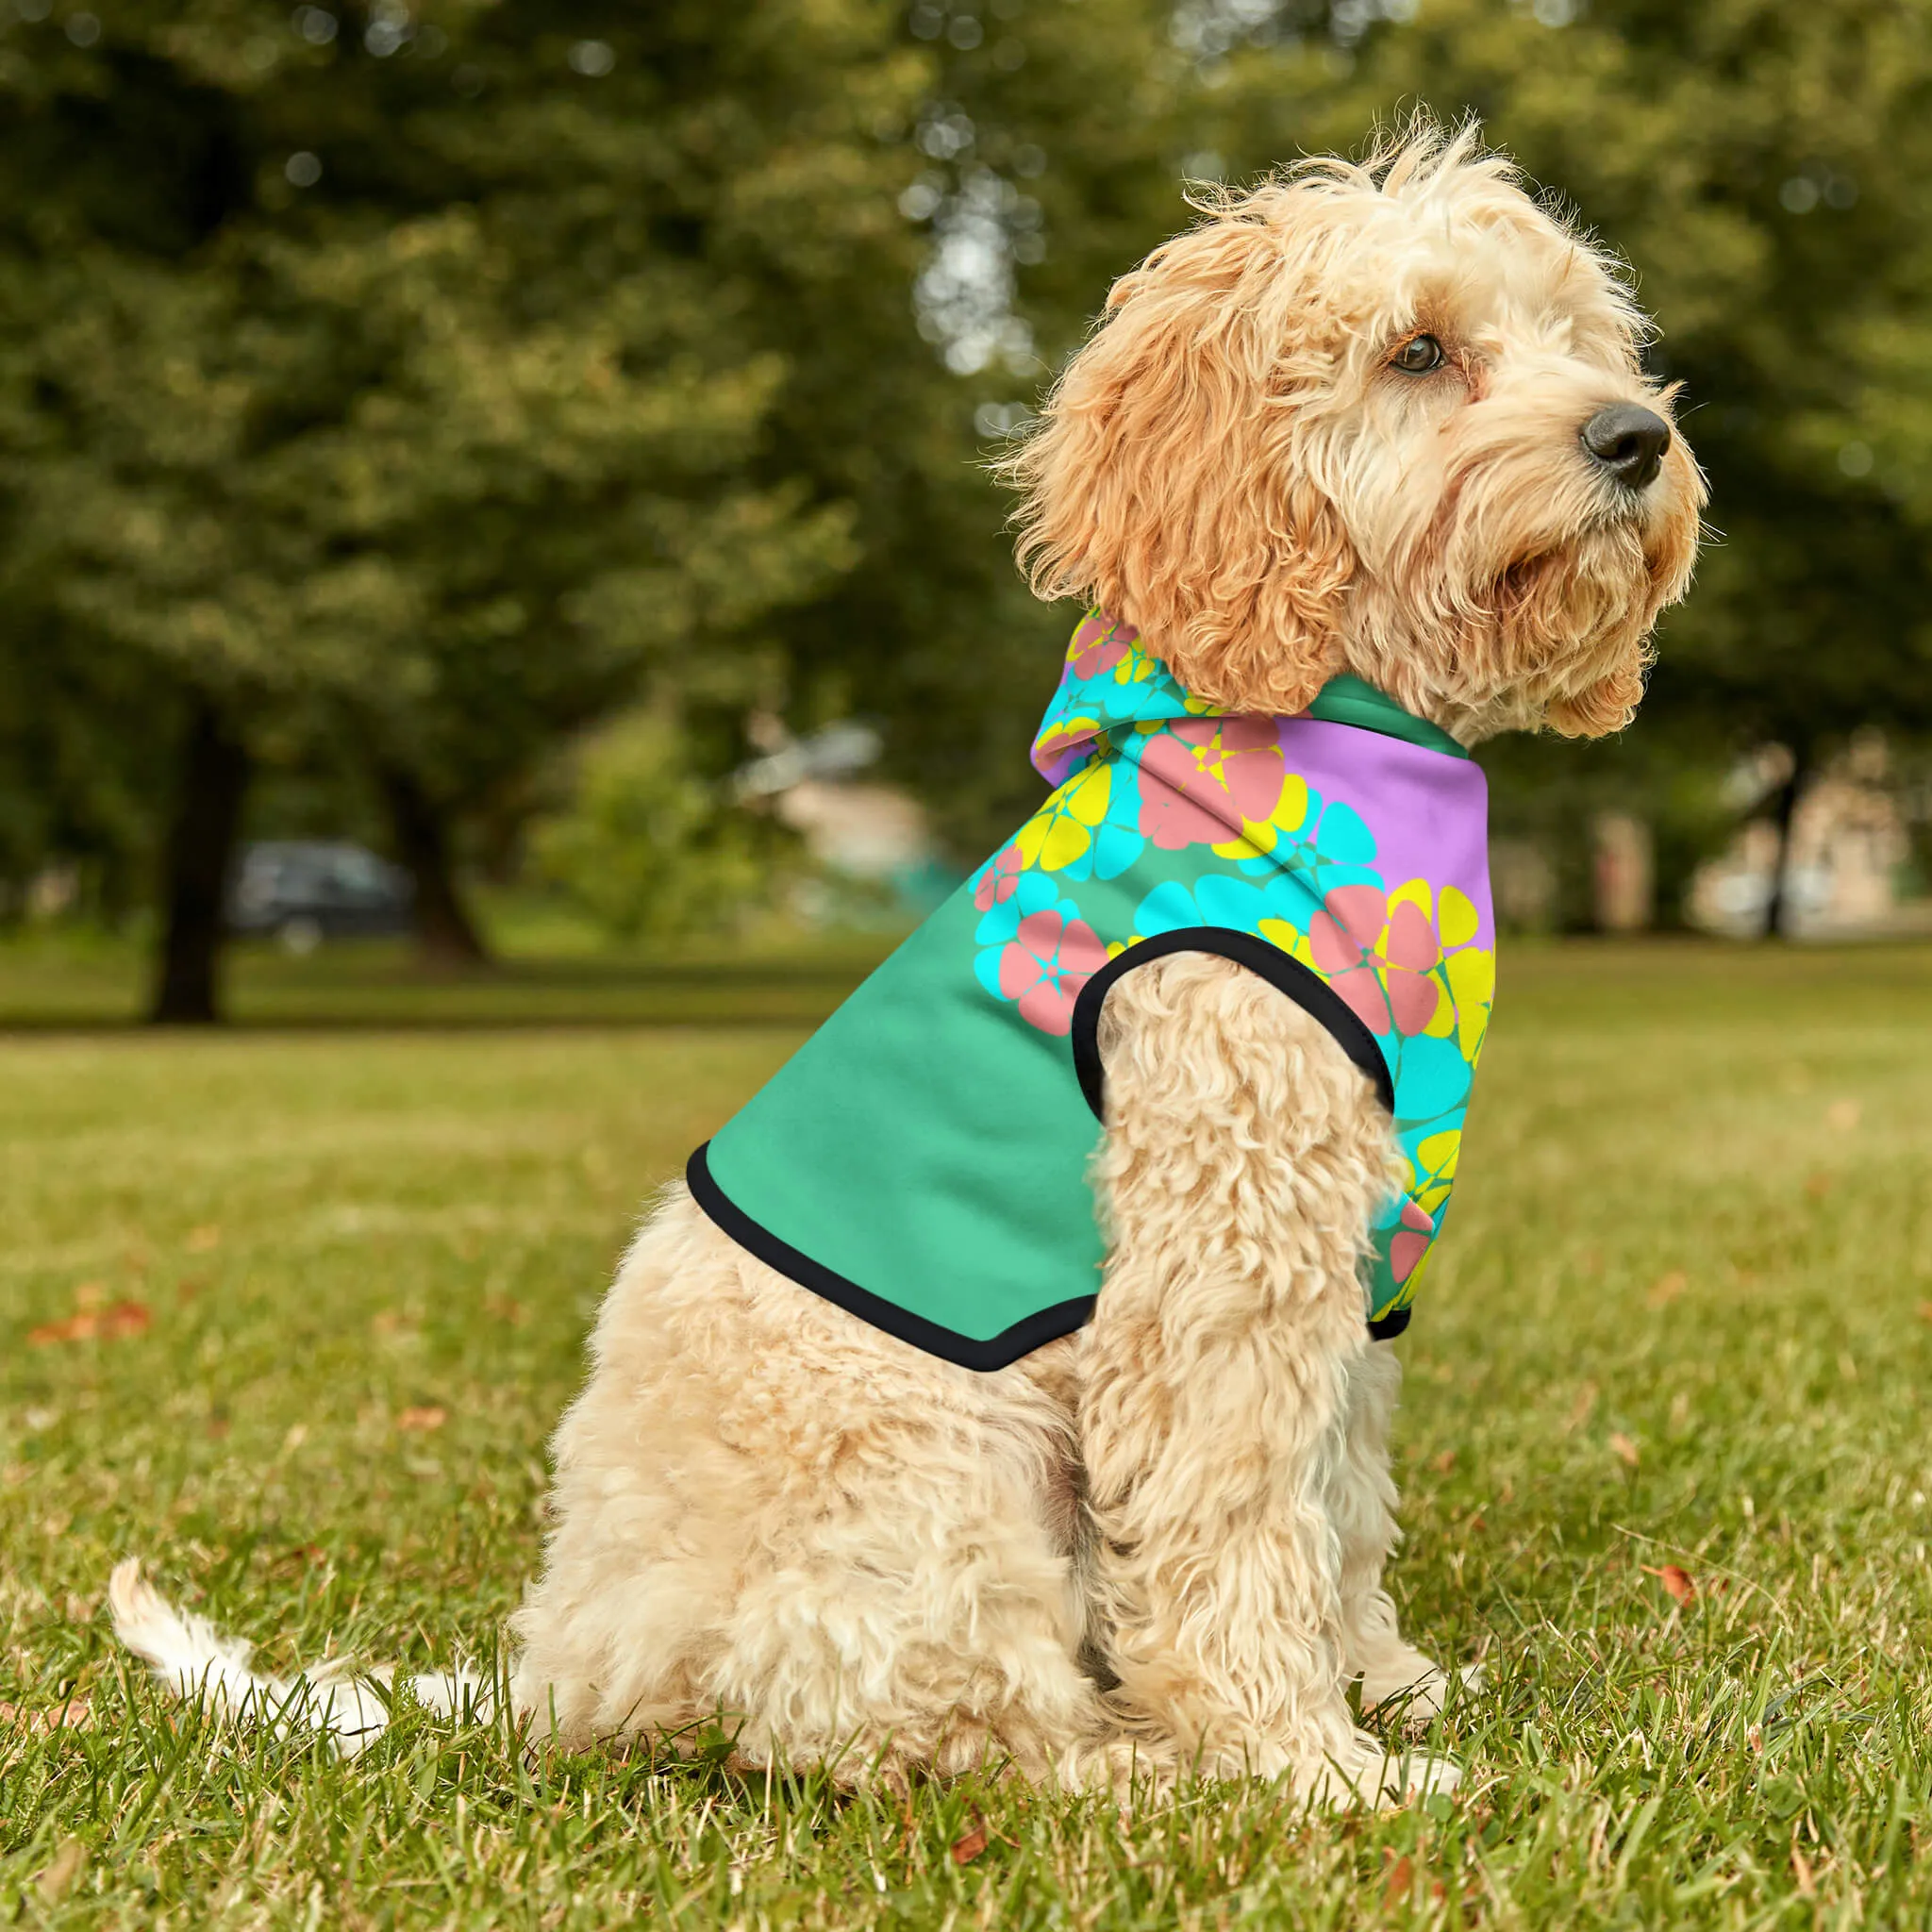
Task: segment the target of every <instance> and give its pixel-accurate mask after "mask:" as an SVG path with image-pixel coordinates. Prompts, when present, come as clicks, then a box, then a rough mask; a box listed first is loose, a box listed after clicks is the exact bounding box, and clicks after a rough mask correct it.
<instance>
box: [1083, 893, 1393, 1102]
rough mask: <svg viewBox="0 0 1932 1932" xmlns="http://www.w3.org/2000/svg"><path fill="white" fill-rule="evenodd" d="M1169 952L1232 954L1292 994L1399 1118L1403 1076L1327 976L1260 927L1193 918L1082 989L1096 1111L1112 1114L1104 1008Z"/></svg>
mask: <svg viewBox="0 0 1932 1932" xmlns="http://www.w3.org/2000/svg"><path fill="white" fill-rule="evenodd" d="M1169 953H1214V954H1217V955H1219V957H1220V958H1224V959H1231V960H1233V961H1234V963H1235V964H1236V965H1237V966H1243V967H1245V968H1246V969H1247V970H1248V971H1249V972H1250V973H1253V974H1257V975H1258V976H1259V977H1260V978H1262V979H1265V980H1266V981H1267V982H1268V983H1269V985H1270V986H1272V987H1274V990H1275V991H1277V992H1280V993H1285V994H1286V995H1287V996H1288V998H1290V999H1291V1000H1292V1001H1293V1002H1294V1003H1295V1005H1296V1006H1298V1007H1299V1008H1301V1009H1302V1010H1303V1011H1304V1012H1305V1013H1307V1014H1308V1015H1309V1016H1310V1017H1311V1018H1312V1019H1314V1020H1317V1021H1319V1022H1320V1023H1321V1024H1322V1025H1323V1026H1324V1027H1325V1028H1326V1029H1327V1031H1328V1033H1329V1034H1330V1035H1331V1036H1332V1038H1333V1039H1334V1041H1335V1043H1336V1044H1337V1045H1338V1046H1339V1047H1341V1050H1342V1052H1343V1053H1345V1054H1346V1055H1347V1056H1348V1057H1349V1058H1350V1059H1351V1060H1353V1061H1354V1062H1355V1064H1356V1065H1357V1067H1359V1068H1360V1069H1361V1070H1362V1072H1363V1073H1364V1074H1367V1075H1368V1077H1369V1079H1370V1081H1371V1082H1372V1084H1373V1085H1374V1089H1375V1097H1376V1099H1378V1100H1379V1101H1380V1102H1381V1103H1382V1105H1383V1107H1385V1108H1387V1109H1388V1111H1389V1113H1390V1115H1391V1117H1392V1116H1393V1115H1394V1112H1395V1082H1394V1079H1393V1078H1392V1076H1391V1074H1390V1072H1389V1063H1388V1061H1387V1060H1385V1059H1384V1058H1382V1049H1381V1048H1380V1047H1379V1046H1377V1045H1376V1044H1375V1036H1374V1034H1373V1033H1371V1032H1370V1031H1369V1029H1368V1027H1367V1026H1366V1025H1364V1024H1362V1020H1361V1016H1360V1015H1359V1014H1357V1012H1356V1010H1355V1009H1354V1008H1352V1007H1351V1006H1350V1005H1349V1004H1348V1002H1347V1001H1346V1000H1344V999H1343V998H1342V997H1341V994H1340V993H1339V992H1337V991H1335V989H1334V988H1333V987H1332V986H1330V985H1329V984H1328V982H1327V981H1326V980H1325V979H1324V978H1323V977H1322V976H1321V974H1318V973H1314V972H1311V971H1310V970H1309V969H1308V968H1307V967H1306V966H1304V965H1303V964H1302V962H1301V961H1300V960H1299V959H1296V958H1291V956H1290V955H1289V954H1287V953H1284V952H1283V951H1282V950H1281V948H1280V947H1279V946H1273V945H1270V944H1269V943H1268V941H1266V940H1264V939H1263V938H1261V936H1260V935H1259V934H1258V933H1252V932H1242V931H1241V930H1240V929H1239V928H1238V927H1235V926H1231V925H1188V926H1182V927H1180V928H1179V929H1178V930H1176V931H1174V932H1163V933H1158V934H1156V935H1155V937H1154V938H1153V939H1151V940H1141V941H1139V943H1138V944H1135V945H1131V946H1129V947H1128V948H1127V950H1126V951H1125V952H1124V953H1118V954H1116V955H1115V956H1114V958H1111V959H1109V960H1108V962H1107V964H1106V965H1105V966H1103V967H1102V968H1101V969H1100V971H1099V972H1098V973H1096V974H1094V975H1093V977H1092V978H1091V979H1090V980H1089V981H1088V982H1087V984H1086V985H1085V986H1084V987H1082V988H1081V990H1080V996H1079V998H1078V999H1077V1000H1075V1001H1074V1036H1073V1048H1074V1072H1075V1074H1078V1076H1079V1080H1080V1091H1081V1092H1082V1093H1084V1094H1085V1095H1086V1096H1087V1105H1088V1106H1089V1107H1091V1108H1092V1109H1093V1117H1094V1119H1095V1120H1098V1121H1105V1120H1106V1118H1107V1114H1106V1111H1105V1103H1106V1092H1105V1084H1104V1083H1105V1079H1106V1069H1105V1068H1104V1067H1103V1066H1102V1065H1101V1062H1100V1009H1101V1008H1102V1006H1103V1005H1104V1004H1105V1003H1106V1000H1107V995H1108V991H1109V989H1111V988H1112V987H1113V986H1114V985H1115V983H1116V982H1117V981H1119V980H1121V979H1122V978H1124V976H1125V975H1126V974H1129V973H1131V972H1132V971H1133V970H1134V968H1135V967H1137V966H1144V965H1145V964H1146V963H1147V962H1148V960H1150V959H1158V958H1163V957H1164V956H1165V955H1167V954H1169Z"/></svg>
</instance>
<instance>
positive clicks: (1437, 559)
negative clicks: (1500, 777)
mask: <svg viewBox="0 0 1932 1932" xmlns="http://www.w3.org/2000/svg"><path fill="white" fill-rule="evenodd" d="M1495 508H1496V505H1495V503H1494V501H1493V499H1491V502H1490V503H1488V504H1478V503H1477V502H1476V501H1475V500H1474V495H1473V492H1472V493H1471V494H1467V495H1464V496H1463V497H1462V499H1461V501H1460V502H1459V503H1457V502H1454V501H1452V502H1451V503H1450V504H1448V505H1445V506H1443V510H1444V511H1446V512H1447V513H1446V514H1443V513H1439V514H1438V515H1437V516H1436V517H1434V518H1432V519H1431V520H1430V524H1429V526H1428V527H1427V528H1426V530H1425V531H1424V533H1423V535H1422V536H1421V538H1420V539H1419V541H1417V542H1416V543H1415V544H1414V546H1413V547H1412V548H1411V549H1410V551H1409V553H1408V555H1407V557H1406V558H1403V559H1402V560H1401V561H1400V562H1399V563H1398V565H1397V567H1396V568H1395V569H1394V570H1393V571H1392V572H1391V573H1390V574H1389V575H1386V576H1383V577H1381V578H1380V579H1378V580H1371V581H1368V582H1365V583H1363V584H1362V585H1361V586H1360V591H1359V594H1358V596H1357V602H1356V605H1355V608H1354V613H1353V615H1354V617H1355V620H1356V625H1357V638H1356V639H1355V640H1354V641H1352V642H1354V643H1355V645H1356V646H1357V648H1355V649H1353V650H1352V651H1351V656H1353V657H1354V658H1357V661H1358V662H1360V663H1361V664H1363V665H1364V666H1365V667H1366V669H1367V672H1368V674H1369V675H1372V676H1373V677H1374V681H1379V682H1381V683H1382V685H1383V688H1384V689H1385V690H1389V691H1391V693H1392V694H1394V695H1396V696H1397V697H1399V698H1402V699H1403V700H1404V701H1405V702H1408V703H1411V704H1417V703H1420V704H1422V705H1424V706H1434V707H1437V708H1447V709H1448V710H1449V711H1450V712H1452V713H1454V714H1457V715H1459V716H1461V717H1463V718H1465V719H1466V720H1467V721H1468V722H1469V723H1470V724H1472V725H1473V726H1474V728H1475V730H1476V731H1477V732H1478V734H1479V735H1487V734H1488V733H1490V732H1492V731H1498V730H1509V729H1532V730H1533V729H1535V728H1537V727H1538V726H1539V725H1542V724H1548V725H1549V726H1550V727H1551V728H1552V729H1554V730H1557V731H1559V732H1563V733H1565V734H1566V735H1571V736H1588V737H1596V736H1600V735H1602V734H1603V733H1605V732H1609V731H1616V730H1620V729H1621V728H1622V727H1623V726H1624V724H1628V723H1629V720H1630V717H1631V715H1632V713H1633V712H1634V711H1635V709H1636V708H1637V705H1638V703H1639V702H1640V700H1641V698H1642V695H1643V683H1644V674H1645V672H1646V670H1647V669H1648V667H1649V664H1650V660H1651V656H1652V653H1651V651H1650V648H1649V643H1648V639H1649V634H1650V629H1651V626H1652V625H1653V624H1654V623H1655V622H1656V620H1657V612H1658V611H1659V610H1660V609H1662V608H1663V607H1664V606H1665V605H1666V604H1668V603H1669V602H1671V601H1672V600H1673V599H1674V597H1676V596H1677V595H1678V594H1679V593H1680V592H1681V591H1682V589H1683V587H1684V582H1685V579H1686V578H1687V577H1688V575H1689V573H1690V568H1691V558H1692V555H1693V553H1694V546H1695V539H1696V511H1695V508H1694V505H1692V506H1688V507H1687V508H1685V509H1683V510H1679V509H1678V508H1675V507H1672V508H1669V509H1667V510H1666V511H1665V512H1664V513H1663V514H1662V515H1655V514H1653V515H1652V516H1650V517H1648V518H1645V517H1641V516H1640V515H1638V514H1635V513H1632V512H1630V511H1621V510H1620V511H1617V512H1609V511H1607V509H1606V507H1605V506H1604V505H1603V504H1602V503H1601V501H1600V500H1599V499H1598V498H1597V497H1596V496H1595V494H1594V493H1593V492H1591V493H1588V494H1585V493H1582V492H1578V493H1577V495H1576V497H1575V498H1574V499H1573V501H1572V502H1571V503H1570V504H1558V503H1553V502H1552V501H1551V500H1550V499H1548V498H1545V499H1544V500H1543V501H1542V502H1541V504H1539V506H1538V508H1539V509H1540V511H1541V514H1540V515H1538V516H1536V517H1533V518H1524V520H1523V521H1522V523H1521V524H1519V525H1518V526H1517V528H1516V530H1515V533H1514V535H1515V541H1514V544H1513V546H1512V545H1511V544H1510V542H1509V541H1508V536H1507V525H1506V523H1505V520H1504V519H1502V518H1499V517H1498V516H1496V515H1495V514H1494V510H1495ZM1557 508H1561V509H1564V510H1567V511H1568V512H1569V527H1568V528H1565V527H1563V525H1562V522H1561V521H1560V520H1559V517H1558V516H1557V515H1553V514H1552V511H1553V510H1554V509H1557ZM1458 512H1459V514H1458ZM1486 512H1487V513H1486Z"/></svg>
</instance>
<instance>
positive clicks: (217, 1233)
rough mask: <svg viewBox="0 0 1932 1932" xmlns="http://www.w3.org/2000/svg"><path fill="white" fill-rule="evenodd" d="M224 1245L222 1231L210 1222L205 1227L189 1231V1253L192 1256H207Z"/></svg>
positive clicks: (192, 1228) (193, 1228)
mask: <svg viewBox="0 0 1932 1932" xmlns="http://www.w3.org/2000/svg"><path fill="white" fill-rule="evenodd" d="M221 1244H222V1231H221V1229H220V1228H218V1227H216V1226H215V1225H214V1224H213V1223H212V1222H210V1223H209V1224H208V1225H207V1226H205V1227H191V1228H190V1229H189V1230H188V1252H189V1253H190V1254H191V1255H206V1254H208V1252H209V1251H210V1250H211V1249H214V1248H218V1247H220V1246H221Z"/></svg>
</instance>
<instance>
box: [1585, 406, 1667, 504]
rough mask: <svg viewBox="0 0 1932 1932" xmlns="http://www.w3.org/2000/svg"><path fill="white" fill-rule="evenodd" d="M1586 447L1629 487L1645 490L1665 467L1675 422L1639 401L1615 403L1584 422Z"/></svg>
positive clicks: (1619, 480) (1618, 479) (1620, 481)
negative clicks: (1664, 417) (1637, 402)
mask: <svg viewBox="0 0 1932 1932" xmlns="http://www.w3.org/2000/svg"><path fill="white" fill-rule="evenodd" d="M1583 446H1584V448H1585V449H1587V450H1588V451H1589V452H1590V453H1591V456H1592V457H1594V458H1596V460H1597V461H1598V462H1600V463H1601V464H1602V465H1603V466H1604V468H1605V469H1607V471H1608V472H1609V473H1610V475H1613V476H1614V477H1615V478H1616V479H1617V481H1618V482H1619V483H1621V484H1622V485H1623V486H1624V489H1625V490H1643V489H1647V488H1648V487H1649V486H1650V485H1651V484H1652V483H1655V482H1656V481H1657V471H1658V470H1659V469H1661V468H1662V467H1663V460H1664V452H1665V451H1666V450H1667V449H1669V448H1670V446H1671V425H1669V424H1668V423H1666V422H1665V421H1664V419H1663V418H1662V417H1661V416H1659V415H1657V414H1656V413H1655V412H1654V411H1652V410H1650V409H1645V408H1639V407H1638V405H1637V404H1635V403H1612V404H1611V405H1610V407H1609V408H1607V409H1599V410H1598V411H1597V412H1596V414H1595V415H1594V416H1592V417H1591V419H1590V421H1589V422H1588V423H1586V424H1585V425H1583Z"/></svg>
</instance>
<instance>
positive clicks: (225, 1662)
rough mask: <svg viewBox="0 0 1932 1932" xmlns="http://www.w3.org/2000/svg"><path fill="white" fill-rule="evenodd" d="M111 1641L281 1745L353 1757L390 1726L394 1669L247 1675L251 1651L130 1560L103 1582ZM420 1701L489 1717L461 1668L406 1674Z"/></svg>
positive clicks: (491, 1704)
mask: <svg viewBox="0 0 1932 1932" xmlns="http://www.w3.org/2000/svg"><path fill="white" fill-rule="evenodd" d="M108 1610H109V1612H110V1613H111V1614H112V1617H113V1620H114V1634H115V1636H116V1637H118V1638H119V1639H120V1640H121V1641H122V1642H123V1643H124V1644H125V1645H126V1646H127V1648H128V1649H129V1650H131V1651H132V1652H133V1653H134V1654H135V1656H136V1657H140V1658H141V1659H142V1661H143V1662H144V1663H146V1664H147V1665H148V1667H149V1668H150V1669H151V1670H152V1671H153V1672H154V1674H155V1675H156V1676H157V1677H158V1678H159V1679H160V1681H161V1682H162V1683H163V1684H165V1685H166V1686H167V1687H168V1689H169V1690H170V1691H174V1693H175V1695H176V1696H177V1697H182V1698H187V1699H189V1700H190V1701H192V1702H195V1703H198V1704H200V1705H201V1706H202V1707H203V1708H204V1709H207V1710H209V1711H212V1712H214V1713H215V1714H217V1715H218V1716H222V1717H225V1718H230V1719H233V1720H236V1721H238V1722H241V1723H250V1724H268V1725H269V1726H270V1727H271V1728H272V1729H273V1731H274V1732H275V1736H276V1737H278V1738H284V1737H290V1736H292V1735H295V1734H298V1733H304V1732H308V1733H314V1734H318V1735H320V1736H323V1737H325V1738H327V1739H328V1740H329V1742H330V1743H331V1744H332V1745H333V1746H334V1748H335V1749H336V1751H337V1752H338V1753H340V1754H341V1756H342V1757H355V1756H356V1754H357V1753H358V1751H362V1750H365V1749H366V1748H367V1747H368V1746H369V1745H371V1744H373V1743H374V1742H375V1740H376V1739H377V1738H379V1737H381V1735H382V1733H383V1731H384V1729H385V1728H386V1727H387V1726H388V1724H389V1720H390V1706H391V1687H392V1685H393V1681H394V1672H393V1670H392V1669H391V1667H389V1666H383V1667H380V1668H378V1669H375V1670H371V1671H366V1672H360V1673H357V1672H354V1671H352V1670H351V1669H350V1668H349V1667H348V1665H347V1664H346V1663H344V1662H342V1661H341V1660H338V1661H337V1662H335V1663H330V1664H320V1665H317V1666H316V1667H315V1668H314V1669H312V1670H307V1671H304V1672H302V1673H301V1674H299V1675H297V1676H294V1677H264V1676H260V1675H258V1674H257V1673H256V1672H254V1671H252V1670H250V1669H249V1668H248V1658H249V1654H250V1651H251V1649H252V1648H253V1646H251V1645H250V1644H248V1643H246V1642H244V1641H242V1639H241V1638H238V1637H224V1636H223V1635H222V1633H221V1632H220V1631H219V1630H217V1629H216V1628H215V1626H214V1625H213V1624H210V1623H209V1622H208V1619H207V1618H206V1617H197V1616H195V1615H194V1614H193V1613H192V1611H189V1612H183V1611H181V1610H177V1609H176V1608H175V1607H174V1605H173V1604H171V1603H169V1601H168V1600H167V1598H166V1597H164V1596H162V1595H161V1593H160V1592H159V1591H158V1590H156V1589H155V1587H154V1586H153V1585H152V1584H151V1583H149V1582H148V1581H147V1580H146V1579H145V1578H144V1577H143V1576H142V1574H141V1558H140V1557H128V1558H127V1559H126V1561H125V1562H124V1563H119V1564H117V1565H116V1566H115V1568H114V1574H113V1575H112V1577H110V1578H109V1579H108ZM408 1682H409V1688H410V1690H411V1691H412V1692H413V1693H414V1695H415V1698H416V1701H417V1703H419V1704H422V1705H425V1706H427V1707H428V1708H429V1709H431V1710H433V1711H436V1712H438V1713H439V1714H440V1715H441V1716H443V1717H457V1716H460V1715H463V1714H465V1713H467V1714H468V1715H470V1716H471V1717H473V1718H488V1717H489V1716H490V1715H491V1713H492V1711H493V1710H494V1708H495V1695H494V1691H493V1688H492V1686H491V1684H490V1683H489V1682H487V1681H486V1680H485V1679H483V1678H481V1677H479V1676H477V1675H476V1674H475V1673H473V1672H471V1671H467V1670H464V1669H462V1668H460V1667H458V1669H456V1670H453V1671H438V1672H433V1673H431V1674H427V1675H425V1676H420V1677H412V1678H410V1679H409V1680H408Z"/></svg>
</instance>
